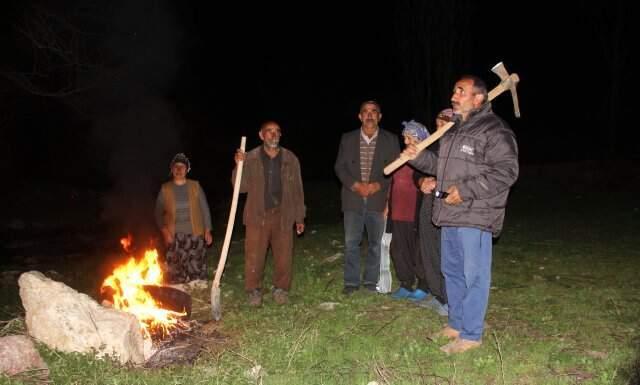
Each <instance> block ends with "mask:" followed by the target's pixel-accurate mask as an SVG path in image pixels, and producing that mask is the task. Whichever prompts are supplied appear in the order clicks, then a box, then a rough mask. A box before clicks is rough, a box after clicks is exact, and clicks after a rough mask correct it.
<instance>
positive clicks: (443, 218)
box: [409, 103, 519, 237]
mask: <svg viewBox="0 0 640 385" xmlns="http://www.w3.org/2000/svg"><path fill="white" fill-rule="evenodd" d="M456 119H457V121H456V123H455V125H454V126H453V127H452V128H451V129H450V130H449V131H447V133H445V134H444V135H443V137H442V138H441V139H440V148H439V149H438V151H437V152H434V151H432V150H425V151H423V152H422V153H420V154H419V155H418V157H416V159H414V160H412V161H410V162H409V163H410V164H411V165H413V166H414V167H416V168H417V169H418V170H420V171H423V172H426V173H428V174H432V175H436V176H437V180H438V182H437V185H436V190H440V191H446V190H447V189H448V188H449V187H450V186H452V185H455V186H457V188H458V191H459V192H460V197H461V198H462V200H463V202H462V203H460V204H458V205H449V204H446V203H444V199H436V200H435V202H434V209H433V223H434V224H436V225H437V226H458V227H474V228H479V229H482V230H486V231H491V232H492V233H493V235H494V236H495V237H497V236H498V235H499V234H500V231H501V230H502V225H503V222H504V214H505V206H506V204H507V196H508V195H509V189H510V188H511V186H512V185H513V184H514V183H515V181H516V180H517V178H518V171H519V167H518V146H517V143H516V139H515V135H514V134H513V131H511V129H510V128H509V126H508V124H507V123H506V122H505V121H503V120H502V119H500V118H499V117H498V116H497V115H495V114H494V113H493V112H492V111H491V104H490V103H487V104H485V105H483V106H482V107H480V108H479V109H477V110H476V111H472V112H471V113H470V115H469V117H468V119H467V121H465V122H462V121H460V117H459V116H458V115H456Z"/></svg>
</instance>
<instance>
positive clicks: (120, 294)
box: [101, 235, 191, 339]
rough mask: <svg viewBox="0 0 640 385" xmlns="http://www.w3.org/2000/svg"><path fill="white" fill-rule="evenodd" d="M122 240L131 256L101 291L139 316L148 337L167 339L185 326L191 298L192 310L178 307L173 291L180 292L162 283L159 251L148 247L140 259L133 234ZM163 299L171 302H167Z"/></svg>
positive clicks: (107, 280)
mask: <svg viewBox="0 0 640 385" xmlns="http://www.w3.org/2000/svg"><path fill="white" fill-rule="evenodd" d="M120 243H121V244H122V247H123V249H124V250H125V252H127V254H129V256H130V258H129V260H128V261H127V262H126V263H125V264H123V265H120V266H118V267H116V268H115V269H114V271H113V273H112V274H111V275H110V276H108V277H107V278H106V279H105V280H104V282H103V284H102V287H101V292H102V294H103V295H105V296H107V297H109V296H112V299H110V300H109V301H110V302H112V304H113V307H114V308H116V309H119V310H122V311H126V312H129V313H131V314H133V315H135V316H136V317H137V318H138V320H139V322H140V326H141V328H142V330H143V332H144V335H145V338H149V339H152V336H158V337H159V338H161V339H162V338H165V337H166V336H168V335H170V334H171V332H172V331H173V330H176V329H179V328H180V327H181V321H180V320H181V318H184V317H186V316H187V315H188V312H190V310H191V309H190V307H191V306H190V297H189V301H188V302H189V304H188V309H187V308H186V306H187V305H184V307H183V308H181V309H176V308H175V307H176V303H175V302H176V301H172V300H171V299H172V298H174V299H175V297H176V295H175V293H173V292H179V291H178V290H176V289H172V288H170V287H164V286H162V284H163V278H162V268H161V265H160V263H159V261H158V252H157V250H156V249H147V250H145V252H144V257H142V258H141V259H140V260H137V261H136V259H135V258H134V257H133V256H131V245H132V238H131V235H128V236H127V237H126V238H122V239H121V240H120ZM167 293H169V295H167ZM179 293H180V294H179V295H178V296H180V297H182V299H184V296H187V297H188V294H186V293H182V292H179ZM154 297H155V298H154ZM159 298H162V299H159ZM163 300H166V302H171V303H170V304H166V305H165V304H164V303H163V302H165V301H163ZM177 302H178V303H180V301H177ZM182 302H184V301H182ZM176 310H177V311H176Z"/></svg>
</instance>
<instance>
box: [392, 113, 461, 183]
mask: <svg viewBox="0 0 640 385" xmlns="http://www.w3.org/2000/svg"><path fill="white" fill-rule="evenodd" d="M451 127H453V122H449V123H447V124H445V125H444V126H442V128H441V129H439V130H436V132H434V133H433V134H431V135H429V137H428V138H427V139H425V140H423V141H422V142H420V143H418V144H416V147H417V148H418V152H420V151H422V150H424V149H425V148H427V147H429V146H430V145H431V143H433V142H435V141H436V140H438V139H440V137H441V136H442V135H444V133H445V132H447V131H448V130H449V129H450V128H451ZM407 160H408V159H407V158H403V157H399V158H398V159H396V160H394V161H393V162H391V163H389V164H388V165H387V167H385V168H384V173H385V175H389V174H391V173H392V172H394V171H395V169H397V168H398V167H400V166H402V165H403V164H405V163H406V162H407Z"/></svg>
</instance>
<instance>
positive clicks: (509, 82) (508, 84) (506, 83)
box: [384, 74, 520, 175]
mask: <svg viewBox="0 0 640 385" xmlns="http://www.w3.org/2000/svg"><path fill="white" fill-rule="evenodd" d="M519 80H520V78H518V74H511V75H509V77H508V78H506V79H504V80H503V81H501V82H500V84H498V85H497V86H496V87H495V88H494V89H492V90H491V91H490V92H489V98H488V101H492V100H493V99H495V98H496V97H497V96H498V95H500V94H501V93H503V92H505V91H509V90H511V88H512V87H514V84H517V83H518V81H519ZM514 88H515V87H514ZM518 112H519V111H518ZM453 124H454V123H453V122H449V123H447V124H445V125H444V126H443V127H442V128H441V129H439V130H436V132H434V133H433V134H431V135H429V137H428V138H427V139H425V140H423V141H422V142H420V143H418V144H417V145H416V147H417V148H418V152H420V151H422V150H424V149H425V148H427V147H429V146H430V145H431V144H432V143H433V142H435V141H436V140H438V139H440V138H441V137H442V135H444V133H445V132H447V131H448V130H449V129H450V128H451V127H453ZM408 160H409V159H407V158H403V157H402V156H401V157H399V158H398V159H396V160H394V161H393V162H391V163H389V164H388V165H387V167H385V168H384V173H385V175H389V174H391V173H392V172H394V171H395V170H396V169H397V168H398V167H400V166H402V165H403V164H405V163H407V161H408Z"/></svg>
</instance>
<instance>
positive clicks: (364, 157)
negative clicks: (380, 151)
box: [360, 131, 378, 183]
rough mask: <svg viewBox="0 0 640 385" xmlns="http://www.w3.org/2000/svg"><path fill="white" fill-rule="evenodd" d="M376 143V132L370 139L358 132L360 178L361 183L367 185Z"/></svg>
mask: <svg viewBox="0 0 640 385" xmlns="http://www.w3.org/2000/svg"><path fill="white" fill-rule="evenodd" d="M377 142H378V131H376V133H375V134H373V136H372V137H371V138H369V137H368V136H366V135H365V134H364V133H363V132H362V131H361V132H360V178H361V179H362V182H364V183H369V177H370V176H371V166H372V164H373V154H374V152H375V151H376V143H377Z"/></svg>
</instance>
